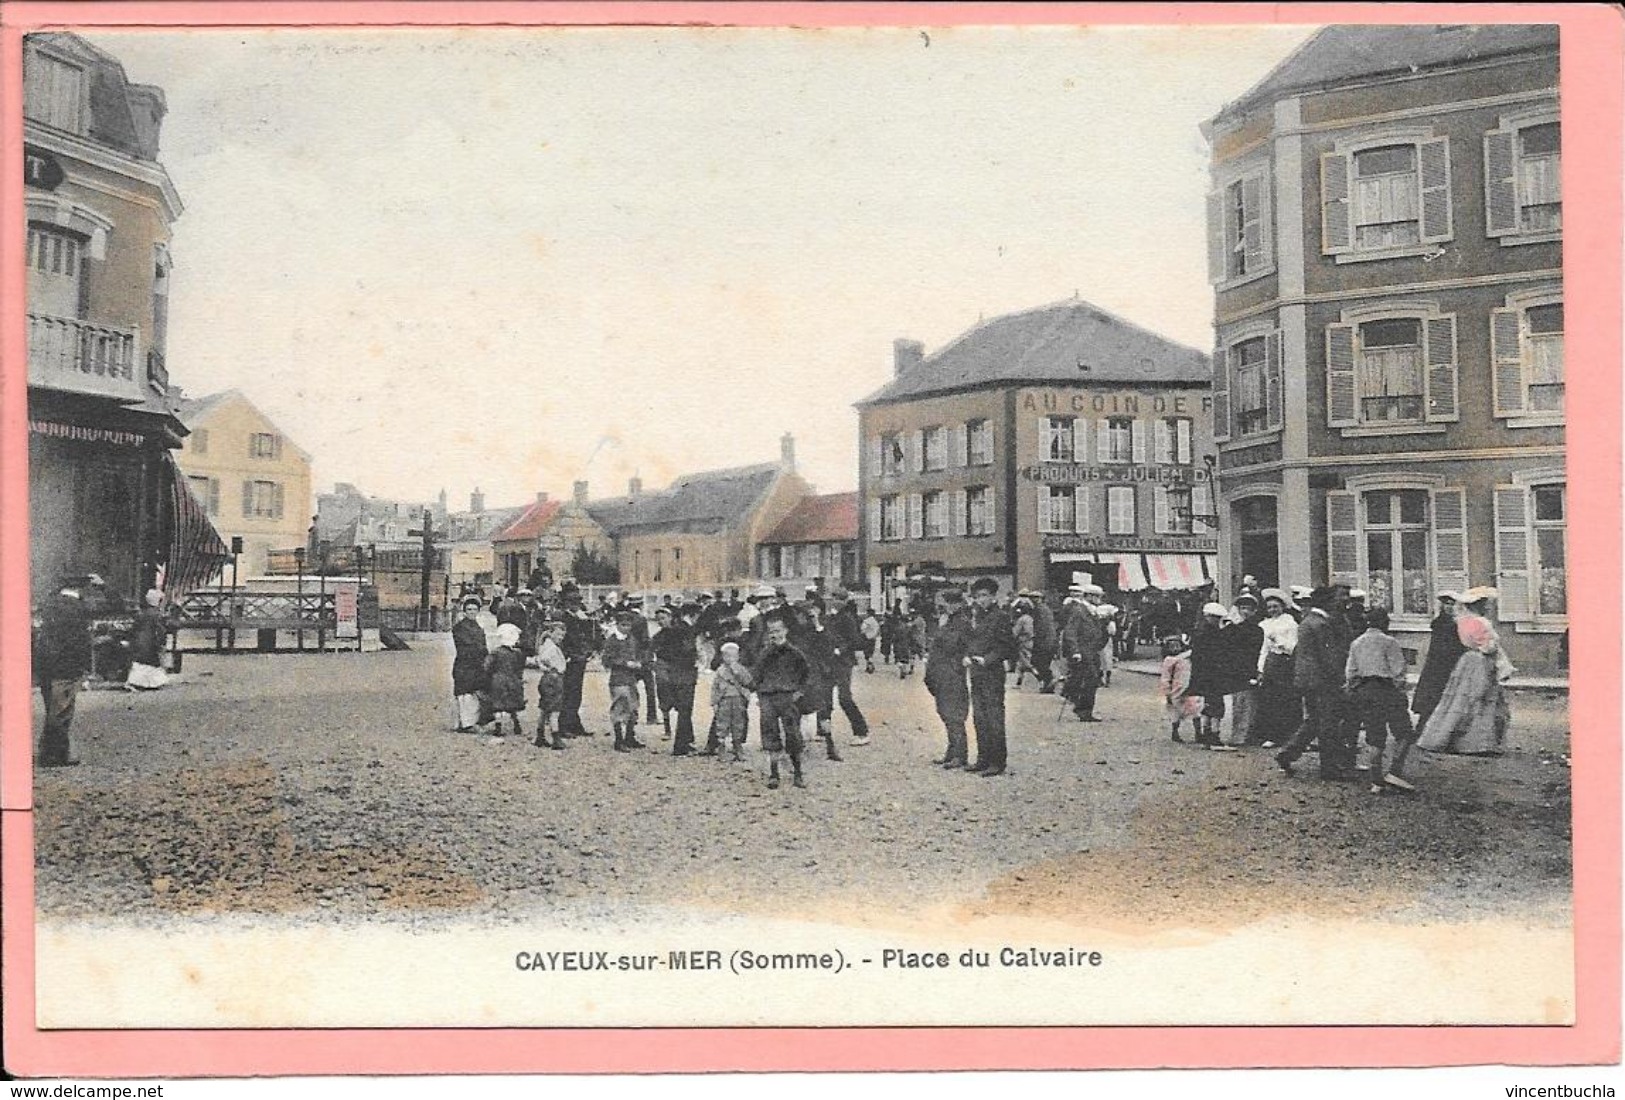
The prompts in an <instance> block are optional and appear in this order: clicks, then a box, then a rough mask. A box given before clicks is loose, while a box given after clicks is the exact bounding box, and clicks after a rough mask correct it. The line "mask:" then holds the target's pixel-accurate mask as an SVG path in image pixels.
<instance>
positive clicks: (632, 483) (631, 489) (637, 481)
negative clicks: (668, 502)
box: [626, 474, 643, 497]
mask: <svg viewBox="0 0 1625 1100" xmlns="http://www.w3.org/2000/svg"><path fill="white" fill-rule="evenodd" d="M642 492H643V479H642V478H641V477H638V476H637V475H636V474H633V475H632V476H631V477H629V478H627V479H626V495H627V496H629V497H635V496H638V495H640V494H641V493H642Z"/></svg>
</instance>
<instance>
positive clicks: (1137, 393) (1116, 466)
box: [858, 300, 1217, 606]
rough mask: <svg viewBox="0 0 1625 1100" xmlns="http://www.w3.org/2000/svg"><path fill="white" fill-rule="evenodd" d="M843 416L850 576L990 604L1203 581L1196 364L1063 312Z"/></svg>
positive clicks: (959, 343) (978, 347)
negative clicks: (989, 582)
mask: <svg viewBox="0 0 1625 1100" xmlns="http://www.w3.org/2000/svg"><path fill="white" fill-rule="evenodd" d="M893 366H894V377H893V379H892V381H891V382H890V383H889V384H888V385H886V386H885V387H884V388H882V389H881V390H879V391H877V392H876V393H874V394H872V395H870V396H869V397H867V398H865V399H864V400H863V401H861V402H859V404H858V414H859V432H860V438H861V439H862V453H861V456H860V459H859V474H860V476H859V484H860V489H859V493H860V497H861V499H862V512H861V516H862V519H863V537H862V555H861V556H862V568H863V570H864V575H865V577H866V579H867V582H868V587H869V591H870V598H871V600H872V601H875V602H884V603H885V604H887V605H888V606H889V605H890V603H891V602H892V601H893V599H894V594H895V592H896V590H897V587H898V586H899V585H901V584H902V583H903V580H904V578H905V577H906V576H907V575H908V573H909V572H910V570H912V569H916V568H922V567H928V568H931V569H936V568H939V567H940V568H941V569H942V570H943V571H944V572H945V573H946V575H947V576H949V577H950V578H957V579H960V580H969V579H971V578H973V577H978V576H989V577H993V578H994V579H996V580H998V581H999V583H1000V586H1001V588H1002V589H1004V590H1007V591H1008V590H1012V589H1017V588H1037V589H1048V590H1051V591H1060V590H1064V589H1065V588H1066V587H1067V586H1068V585H1069V584H1070V583H1072V581H1073V579H1074V575H1076V574H1087V575H1088V576H1089V577H1091V578H1094V579H1096V580H1098V581H1099V582H1100V583H1101V584H1102V586H1103V587H1106V588H1107V589H1108V590H1109V591H1119V590H1137V589H1141V588H1144V587H1147V586H1148V585H1150V584H1156V585H1157V587H1163V588H1169V587H1197V586H1199V585H1200V584H1201V583H1202V582H1203V581H1204V580H1205V579H1206V578H1207V577H1208V575H1209V574H1210V573H1212V572H1213V571H1214V570H1213V567H1212V565H1211V563H1212V559H1213V556H1214V555H1215V554H1216V552H1217V540H1216V535H1215V532H1214V531H1213V529H1212V524H1213V517H1212V506H1211V494H1210V492H1209V488H1210V460H1212V459H1213V458H1214V455H1213V443H1212V434H1211V415H1212V412H1211V403H1210V395H1209V393H1208V385H1209V366H1208V361H1207V357H1206V356H1205V355H1203V354H1202V353H1201V352H1199V351H1197V350H1195V349H1194V348H1188V347H1184V346H1182V345H1179V344H1177V343H1174V342H1173V341H1170V340H1167V339H1165V338H1164V337H1161V336H1158V335H1156V334H1155V333H1152V332H1149V331H1147V330H1145V329H1143V328H1140V327H1139V326H1137V325H1134V324H1131V323H1130V322H1128V321H1125V320H1123V319H1122V318H1119V317H1115V316H1113V315H1112V314H1110V313H1107V312H1105V311H1104V310H1101V309H1099V308H1097V307H1095V306H1092V305H1090V304H1089V303H1087V302H1081V301H1077V300H1073V301H1068V302H1062V303H1059V304H1056V305H1050V306H1044V307H1040V308H1038V309H1032V310H1027V311H1024V312H1021V313H1014V314H1010V315H1008V316H1005V317H999V318H995V319H993V320H991V321H986V322H983V323H982V324H979V325H978V326H977V327H975V328H973V329H971V330H970V331H969V332H967V333H965V334H964V335H962V336H960V337H959V338H958V339H956V340H954V341H952V342H951V343H949V344H948V345H946V346H945V347H943V348H942V349H940V350H939V351H937V352H935V353H934V354H932V355H929V356H927V355H926V354H925V349H924V347H923V346H922V345H920V344H919V343H917V342H915V341H910V340H899V341H897V342H896V344H895V347H894V364H893Z"/></svg>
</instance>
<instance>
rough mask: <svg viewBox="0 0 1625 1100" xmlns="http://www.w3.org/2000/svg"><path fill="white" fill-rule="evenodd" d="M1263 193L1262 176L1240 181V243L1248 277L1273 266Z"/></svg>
mask: <svg viewBox="0 0 1625 1100" xmlns="http://www.w3.org/2000/svg"><path fill="white" fill-rule="evenodd" d="M1265 193H1266V192H1265V188H1264V177H1263V176H1248V177H1247V178H1246V179H1244V180H1242V181H1241V207H1242V219H1243V220H1242V223H1241V242H1242V253H1243V255H1244V256H1245V257H1246V259H1247V274H1248V275H1258V274H1260V273H1262V272H1264V271H1266V270H1268V269H1270V268H1273V267H1274V266H1275V265H1274V264H1273V263H1271V262H1270V259H1271V257H1270V254H1269V222H1268V220H1267V214H1268V205H1267V202H1268V200H1267V199H1265V197H1264V196H1265Z"/></svg>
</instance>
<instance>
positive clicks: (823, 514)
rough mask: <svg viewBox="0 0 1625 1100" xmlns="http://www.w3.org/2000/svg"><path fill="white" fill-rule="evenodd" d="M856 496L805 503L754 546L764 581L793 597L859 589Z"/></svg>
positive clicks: (830, 496) (832, 496) (831, 495)
mask: <svg viewBox="0 0 1625 1100" xmlns="http://www.w3.org/2000/svg"><path fill="white" fill-rule="evenodd" d="M858 512H859V503H858V494H857V493H828V494H824V495H821V496H810V497H805V498H803V499H802V501H801V502H800V503H799V504H797V505H796V506H795V508H794V509H792V510H791V512H790V514H789V515H787V516H785V517H784V519H782V520H780V521H779V524H778V526H777V527H775V528H773V530H772V531H769V532H768V533H767V535H766V536H765V537H764V538H763V539H762V540H761V541H760V542H759V543H757V546H756V572H757V575H758V576H760V577H761V579H762V580H763V581H764V582H766V583H768V584H772V585H776V586H778V587H780V588H783V589H784V590H785V591H786V592H787V593H789V594H790V595H792V596H796V595H799V594H800V593H801V592H802V591H804V590H805V589H807V588H809V587H814V588H819V589H823V590H827V589H831V588H847V589H850V588H853V587H854V586H856V585H858V584H859V580H860V573H859V570H858Z"/></svg>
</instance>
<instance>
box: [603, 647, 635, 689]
mask: <svg viewBox="0 0 1625 1100" xmlns="http://www.w3.org/2000/svg"><path fill="white" fill-rule="evenodd" d="M642 661H643V649H642V648H641V647H640V646H639V645H638V640H637V639H636V638H634V637H632V636H631V635H627V636H625V637H616V636H615V635H613V634H607V635H605V636H604V650H603V662H604V667H605V668H606V669H608V670H609V686H610V687H626V686H628V685H630V684H635V683H637V682H638V681H640V680H641V679H643V669H642V667H641V666H642Z"/></svg>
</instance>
